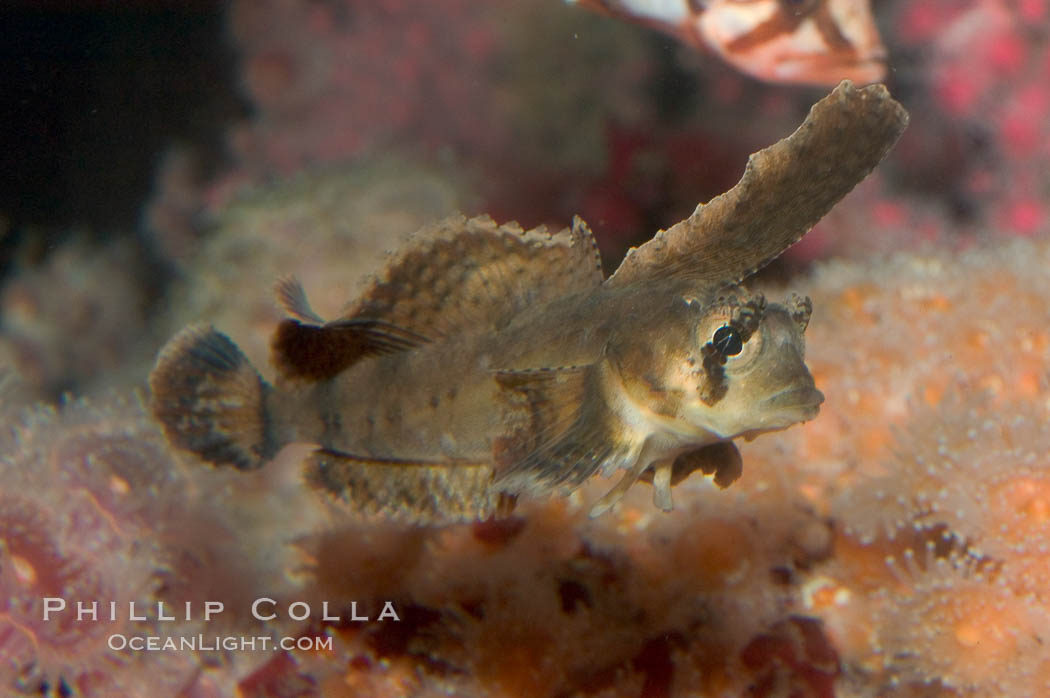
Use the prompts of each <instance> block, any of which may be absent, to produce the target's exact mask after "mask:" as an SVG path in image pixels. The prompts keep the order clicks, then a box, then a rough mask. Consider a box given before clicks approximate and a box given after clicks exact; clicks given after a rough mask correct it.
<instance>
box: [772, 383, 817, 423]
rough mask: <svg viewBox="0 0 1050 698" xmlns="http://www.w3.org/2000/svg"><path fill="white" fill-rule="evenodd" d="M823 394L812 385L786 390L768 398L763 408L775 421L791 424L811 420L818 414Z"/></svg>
mask: <svg viewBox="0 0 1050 698" xmlns="http://www.w3.org/2000/svg"><path fill="white" fill-rule="evenodd" d="M823 402H824V393H822V392H820V391H819V390H817V389H816V388H815V387H814V386H812V385H807V386H803V387H801V388H786V389H784V390H781V391H780V392H778V393H775V394H774V395H773V396H771V397H769V398H768V399H767V400H766V401H765V404H764V405H763V407H764V408H765V409H767V410H769V411H770V412H772V413H773V415H775V417H774V419H775V421H781V420H783V419H790V420H791V423H794V422H805V421H807V420H810V419H813V418H814V417H816V416H817V413H818V412H820V405H821V404H822V403H823Z"/></svg>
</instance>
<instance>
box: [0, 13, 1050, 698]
mask: <svg viewBox="0 0 1050 698" xmlns="http://www.w3.org/2000/svg"><path fill="white" fill-rule="evenodd" d="M874 11H875V13H876V16H877V18H878V22H879V26H880V30H881V31H882V35H883V40H884V42H885V43H886V45H887V47H888V49H889V56H890V67H891V73H890V76H889V78H888V80H887V82H888V84H889V86H890V89H891V92H892V93H893V94H894V96H895V97H896V98H897V99H899V100H900V101H902V102H903V103H904V104H905V105H906V106H907V107H908V109H909V111H910V112H911V114H912V120H911V126H910V128H909V130H908V132H907V133H906V135H905V137H904V139H903V140H902V141H901V143H900V144H898V146H897V148H896V149H895V151H894V152H893V153H892V154H891V156H890V158H889V159H888V160H887V162H885V163H884V164H883V165H882V166H881V167H880V168H879V170H878V171H877V172H876V173H875V175H873V176H872V177H871V178H870V179H869V180H867V181H866V182H865V183H863V184H862V185H861V186H860V187H858V189H857V190H856V191H855V192H854V193H853V194H851V195H850V196H849V197H847V199H846V200H844V201H843V202H842V203H841V204H840V205H839V206H838V207H837V208H836V209H835V210H834V211H833V212H832V213H831V214H830V215H829V216H828V217H827V218H826V219H825V220H824V221H822V222H821V223H820V224H819V225H818V226H817V229H816V230H814V231H813V232H812V233H811V234H810V235H809V236H807V237H806V238H805V239H804V241H803V242H802V243H800V244H799V245H798V246H796V247H794V248H792V249H791V250H790V251H789V252H788V254H787V255H785V257H784V258H783V259H782V260H780V261H778V262H777V263H776V264H775V265H773V267H771V268H770V269H769V270H767V271H766V272H764V273H763V275H762V279H761V281H760V283H762V284H765V285H768V286H769V287H770V292H771V293H780V289H781V288H785V289H790V290H796V291H798V292H800V293H808V294H809V295H811V296H812V297H813V302H814V307H815V312H814V316H813V320H812V322H811V325H810V329H809V331H808V333H807V336H808V338H809V339H808V347H807V349H808V355H807V356H808V360H809V363H810V365H811V367H812V368H813V371H814V375H815V378H816V380H817V383H818V386H819V387H820V388H821V389H822V390H823V391H824V392H825V394H826V396H827V402H826V403H825V405H824V407H823V409H822V412H821V415H820V417H819V418H818V419H816V420H814V421H813V422H811V423H808V424H806V425H803V426H801V427H795V428H793V429H791V430H789V431H787V432H784V433H783V434H778V435H768V436H764V437H762V438H760V439H758V440H756V441H755V442H753V443H750V444H745V445H744V446H743V447H742V452H743V456H744V462H745V470H744V475H743V477H742V478H741V480H740V481H738V482H737V483H735V484H734V485H733V486H732V487H731V488H729V489H728V490H725V491H718V490H716V489H715V488H714V487H713V486H712V485H711V484H710V483H709V482H707V481H706V480H703V479H700V478H697V477H694V479H691V480H689V481H688V482H687V483H685V484H683V485H681V486H679V487H677V488H676V489H675V503H676V509H675V511H674V512H673V513H671V514H663V513H661V512H659V511H657V510H655V509H654V508H653V507H652V505H651V503H650V502H649V494H650V493H649V492H648V490H646V489H644V488H636V490H637V491H634V492H632V493H631V494H630V496H629V497H628V498H627V500H626V501H625V503H624V504H623V505H622V506H620V507H619V508H618V509H617V510H616V511H615V512H614V513H613V514H611V515H607V516H605V517H602V518H600V519H597V520H595V521H590V520H588V519H587V518H586V516H585V512H586V508H587V507H586V502H588V501H591V500H593V499H594V497H595V496H597V495H598V494H600V492H601V491H602V488H603V487H607V486H608V483H604V482H598V483H594V484H593V485H589V486H587V487H585V488H583V489H582V490H581V491H580V492H579V493H578V494H575V495H574V496H573V497H570V498H568V499H566V500H551V501H534V502H528V503H525V505H524V506H522V507H520V509H519V511H518V512H517V513H516V515H515V516H514V517H513V518H512V519H509V520H507V521H504V522H499V523H489V524H479V525H475V526H457V527H449V528H444V529H437V530H418V529H406V528H402V527H397V526H392V525H390V524H387V523H384V522H382V521H368V520H363V519H360V518H358V517H355V516H353V515H352V514H350V513H347V512H345V511H341V510H339V509H338V508H336V507H332V506H329V505H328V504H327V503H325V502H323V501H321V500H319V499H318V498H317V497H316V495H314V494H313V493H311V492H309V491H306V490H305V488H304V487H303V485H302V483H301V482H300V481H299V479H298V474H297V472H296V467H295V464H296V456H297V454H296V453H294V452H289V453H286V454H284V455H283V457H282V458H281V459H280V461H279V462H277V463H274V464H272V465H271V466H269V467H268V468H266V470H265V472H262V473H255V474H251V475H245V474H240V473H226V472H216V471H214V470H211V469H209V468H206V467H204V466H202V465H201V464H199V463H196V462H194V461H193V459H192V458H190V457H188V456H186V455H185V454H181V453H175V452H172V451H171V449H170V448H169V447H168V446H167V445H166V443H165V442H164V439H163V437H162V436H161V435H160V433H159V431H158V430H157V428H156V426H155V425H154V424H153V423H152V421H151V420H150V419H149V418H148V417H146V416H145V414H144V411H143V409H142V407H141V399H140V396H141V392H140V391H142V390H143V389H144V385H145V377H146V375H147V373H148V371H149V368H150V366H151V363H152V360H153V357H154V355H155V353H156V351H157V349H158V348H159V347H160V346H161V345H162V344H163V342H164V341H165V340H166V339H167V338H168V337H169V336H170V335H171V334H173V333H174V332H175V331H177V330H178V329H179V328H180V327H182V326H183V325H184V324H186V323H188V322H211V323H214V324H215V325H216V326H217V327H219V328H220V329H221V330H222V331H224V332H226V333H227V334H229V335H230V336H231V337H232V338H233V339H234V340H235V341H237V342H238V343H239V344H240V345H241V346H243V347H244V348H245V351H246V352H247V353H248V355H249V356H250V358H251V359H252V360H253V361H255V362H256V363H257V364H258V365H260V366H265V365H266V358H267V356H266V355H267V342H268V336H269V333H270V332H271V331H272V328H273V327H274V325H275V324H276V322H277V321H278V319H279V314H278V311H277V309H276V307H275V306H274V305H273V303H272V301H271V297H270V289H271V286H272V283H273V281H274V280H275V279H276V278H277V277H278V276H281V275H287V274H294V275H296V276H298V277H299V278H300V279H301V280H302V281H303V283H304V286H305V287H306V289H307V291H308V292H309V293H310V295H311V298H312V299H313V302H314V305H315V307H316V308H317V309H318V310H319V311H320V312H321V314H322V315H324V314H332V313H334V312H336V311H337V310H338V309H339V307H340V306H341V305H342V303H343V302H345V301H347V300H349V299H351V298H352V297H353V296H354V294H355V292H356V289H357V288H358V287H359V285H360V283H361V282H362V281H363V280H364V279H365V278H367V276H368V274H370V273H372V272H374V271H375V270H376V269H377V268H378V267H379V266H380V265H381V264H382V260H383V257H384V252H385V251H386V250H389V249H392V248H394V247H396V245H397V243H398V241H399V240H400V239H402V238H403V237H404V236H405V235H407V234H409V233H411V232H413V231H414V230H415V229H417V228H418V227H420V226H421V225H422V224H424V223H426V222H429V221H432V220H434V219H436V218H439V217H441V216H443V215H446V214H448V213H452V212H454V211H462V212H464V213H467V214H474V213H490V214H491V215H492V216H493V217H495V218H496V219H497V220H500V221H504V220H510V219H516V220H518V221H520V222H521V223H522V224H523V225H526V226H531V225H537V224H541V223H545V224H548V225H551V226H557V227H560V226H562V225H565V224H566V223H567V222H568V221H569V220H570V219H571V216H572V215H573V214H575V213H579V214H580V215H581V216H582V217H583V218H584V219H585V220H586V221H588V223H590V225H591V227H592V228H593V229H594V231H595V233H596V235H597V237H598V240H599V243H600V245H601V248H602V252H603V255H604V257H605V260H606V268H607V269H613V268H615V266H616V264H617V262H618V260H619V258H620V257H621V256H622V254H623V252H624V251H625V250H626V248H627V247H628V246H630V245H631V244H637V243H638V242H640V241H643V240H645V239H648V237H650V236H651V235H652V233H653V232H654V231H655V230H656V229H658V228H660V227H664V226H666V225H669V224H671V223H673V222H675V221H677V220H679V219H681V218H682V217H684V216H685V215H687V214H688V213H689V212H690V211H691V210H692V209H693V207H695V205H696V204H697V203H698V202H700V201H704V200H707V199H708V198H710V197H711V196H713V195H715V194H718V193H720V192H722V191H724V190H725V189H727V188H728V187H729V186H731V185H732V184H733V183H734V182H735V181H736V179H737V178H738V177H739V175H740V173H741V172H742V171H743V167H744V164H745V162H746V159H747V155H748V154H750V153H751V152H754V151H755V150H757V149H759V148H761V147H763V146H765V145H768V144H769V143H771V142H773V141H774V140H776V139H777V138H780V137H782V136H784V135H786V134H787V133H789V132H790V131H791V130H792V129H794V128H795V126H797V124H798V123H799V122H800V121H801V119H802V117H803V116H804V114H805V111H806V109H808V107H809V105H810V104H812V103H813V102H814V101H815V100H816V99H817V98H819V97H820V96H821V95H822V94H824V92H825V90H824V89H820V88H813V89H809V88H798V87H783V86H771V85H765V84H761V83H757V82H755V81H753V80H750V79H748V78H746V77H744V76H741V75H739V74H737V73H735V72H733V71H732V69H730V68H728V67H726V66H725V65H723V64H722V63H720V62H719V61H718V60H717V59H716V58H714V57H713V56H709V55H702V54H699V53H697V52H695V51H693V50H692V49H690V48H688V47H685V46H681V45H679V44H677V43H675V42H674V41H673V40H671V39H669V38H666V37H664V36H662V35H657V34H654V33H652V32H650V31H647V30H645V29H644V28H641V27H636V26H631V25H628V24H624V23H621V22H618V21H614V20H610V19H607V18H602V17H597V16H594V15H591V14H589V13H587V12H584V11H582V10H579V9H578V8H573V7H568V6H565V5H563V4H561V3H560V2H558V1H557V0H550V1H548V2H538V1H536V0H494V1H489V2H484V3H479V2H469V1H468V0H428V1H427V2H411V1H405V0H372V1H370V2H354V1H352V0H325V1H321V0H234V1H232V2H229V3H217V2H203V1H202V2H191V3H176V2H162V1H156V2H149V1H147V0H142V1H140V2H133V3H132V2H129V3H125V4H123V5H121V6H120V7H115V8H103V7H101V6H100V5H99V4H98V3H95V2H87V1H84V2H74V1H72V0H70V1H69V2H64V3H57V2H56V3H30V2H25V3H17V2H16V3H8V4H5V7H4V9H3V10H0V21H3V22H4V26H5V28H7V27H10V28H11V30H10V31H5V32H4V34H5V36H4V37H3V38H2V39H0V60H2V61H3V63H2V65H0V76H2V77H0V87H2V92H0V94H2V96H3V99H0V105H2V106H0V109H2V110H3V111H2V112H0V137H2V139H3V141H2V147H0V158H2V159H0V173H2V175H0V176H2V179H0V261H2V263H3V276H2V286H0V365H3V366H4V367H5V374H4V375H5V377H4V380H3V381H2V387H0V400H2V402H0V410H2V412H3V415H4V417H5V419H4V422H3V424H4V426H3V428H2V430H0V448H2V454H3V455H2V459H0V473H2V477H0V687H3V688H2V689H0V690H2V691H7V690H8V688H7V687H9V686H10V687H14V688H17V689H18V690H19V691H20V692H23V693H26V694H29V695H38V694H49V695H64V693H63V692H64V691H68V692H69V693H66V694H72V695H85V696H95V695H98V696H112V695H132V696H137V695H152V696H167V695H171V696H224V695H234V694H235V693H236V691H239V692H240V695H244V696H310V695H326V696H327V695H330V696H344V695H345V696H373V695H374V696H400V695H416V696H427V695H447V694H455V695H478V696H482V695H484V696H570V695H582V696H647V697H657V696H737V695H748V696H924V697H928V696H1044V695H1050V649H1047V648H1050V630H1048V628H1050V591H1048V589H1047V587H1046V583H1045V581H1044V580H1045V579H1046V578H1047V576H1048V572H1050V455H1048V454H1050V427H1048V426H1047V425H1048V424H1050V414H1048V413H1050V374H1048V368H1047V367H1048V366H1050V363H1048V361H1050V330H1048V329H1047V328H1050V309H1048V306H1047V303H1046V300H1045V299H1046V298H1048V297H1050V275H1048V274H1047V272H1046V270H1047V268H1048V267H1050V174H1048V173H1050V166H1048V160H1050V88H1048V87H1047V85H1048V84H1050V80H1048V77H1050V6H1048V3H1046V2H1045V0H1019V1H1017V2H1006V1H1005V0H1002V1H997V0H972V1H968V2H957V1H953V0H936V1H935V2H923V3H907V2H904V0H887V1H886V2H876V3H875V7H874ZM74 592H75V593H76V594H80V596H81V597H83V598H100V599H113V600H118V601H121V602H125V603H126V602H127V601H130V600H136V601H140V602H144V603H145V602H151V601H152V602H154V603H155V602H156V601H157V600H164V601H168V602H172V603H178V602H184V601H195V602H201V601H203V600H205V599H219V600H226V601H227V602H228V603H227V606H228V607H229V608H231V609H232V608H235V607H237V606H238V601H240V602H241V603H240V606H242V607H243V600H244V599H249V600H250V599H254V598H257V597H258V596H264V595H265V596H270V597H272V598H275V599H278V600H281V601H287V600H307V601H319V600H321V599H326V600H330V601H331V602H333V603H336V604H341V603H349V601H350V600H357V601H358V602H359V605H361V606H364V607H370V608H372V610H373V614H374V612H375V611H377V610H378V607H379V604H380V603H381V601H382V600H387V599H391V600H393V601H394V602H395V604H396V605H397V607H398V608H399V609H403V610H404V614H403V621H402V622H401V623H400V624H396V625H395V624H390V623H376V622H369V623H354V622H346V623H341V624H329V625H325V624H323V623H320V622H318V621H317V619H316V617H315V618H314V620H313V621H312V622H308V623H293V622H290V621H286V622H284V623H281V624H272V625H269V626H265V627H259V626H258V624H253V623H251V622H250V621H249V619H248V618H247V617H246V615H245V614H240V615H238V614H228V616H227V618H226V620H225V621H224V622H225V623H228V626H224V627H225V628H226V629H227V630H228V631H229V632H233V633H247V632H249V631H250V632H258V633H264V634H274V635H277V634H291V635H296V634H303V635H310V634H323V635H329V636H332V637H333V638H334V639H335V646H336V650H335V651H334V652H331V653H325V654H317V653H305V652H304V653H294V654H277V655H273V654H262V653H258V652H255V653H253V652H233V653H202V654H200V655H197V654H192V653H164V654H155V653H154V654H151V653H143V654H140V655H133V654H123V653H115V652H112V651H110V650H108V649H107V648H106V646H105V637H106V636H107V635H108V634H110V633H113V632H128V628H127V627H125V626H127V625H128V624H127V623H126V622H125V623H120V622H117V623H115V624H114V623H99V624H98V625H90V626H86V625H84V624H76V623H72V622H60V623H57V624H56V623H52V624H50V625H46V624H41V623H40V622H39V617H40V603H41V601H40V599H41V598H42V597H43V596H49V595H71V594H74ZM231 616H234V617H231ZM176 626H177V627H175V629H172V628H173V627H174V626H168V625H163V624H162V621H159V620H157V619H155V618H154V619H153V620H151V621H150V622H148V623H147V629H146V630H149V629H150V628H156V629H157V630H156V632H158V633H160V632H164V633H167V634H194V633H197V632H201V631H206V632H218V631H220V628H218V627H214V624H212V626H208V627H204V626H202V625H201V623H199V622H189V623H177V624H176ZM138 630H139V631H140V632H143V631H144V630H143V628H138Z"/></svg>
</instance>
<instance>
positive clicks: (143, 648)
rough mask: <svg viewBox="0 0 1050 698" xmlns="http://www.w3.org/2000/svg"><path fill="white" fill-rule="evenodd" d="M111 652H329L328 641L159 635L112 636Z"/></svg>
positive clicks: (118, 634)
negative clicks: (127, 650)
mask: <svg viewBox="0 0 1050 698" xmlns="http://www.w3.org/2000/svg"><path fill="white" fill-rule="evenodd" d="M107 644H108V645H109V648H110V649H111V650H114V651H118V652H119V651H121V650H126V649H129V650H133V651H135V652H200V651H209V650H210V651H216V650H225V651H227V652H237V651H241V652H275V651H277V650H287V651H293V650H298V651H300V652H310V651H315V650H316V651H319V652H320V651H331V650H332V647H333V645H332V638H331V637H325V636H320V637H309V636H302V637H279V638H273V637H269V636H266V635H258V636H240V635H203V634H199V635H185V636H178V637H162V636H159V635H122V634H120V633H116V634H113V635H110V636H109V639H108V640H107Z"/></svg>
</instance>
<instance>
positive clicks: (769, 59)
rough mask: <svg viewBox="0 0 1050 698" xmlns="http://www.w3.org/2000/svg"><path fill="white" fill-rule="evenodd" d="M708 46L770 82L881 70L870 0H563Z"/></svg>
mask: <svg viewBox="0 0 1050 698" xmlns="http://www.w3.org/2000/svg"><path fill="white" fill-rule="evenodd" d="M567 2H569V3H572V4H578V5H581V6H583V7H586V8H588V9H591V10H594V11H597V12H600V13H602V14H606V15H611V16H614V17H620V18H622V19H626V20H629V21H632V22H636V23H639V24H643V25H646V26H649V27H652V28H654V29H657V30H659V31H662V32H664V33H666V34H670V35H671V36H674V37H676V38H678V39H679V40H681V41H683V42H685V43H687V44H691V45H693V46H696V47H705V48H707V49H709V50H712V51H714V52H715V53H716V54H718V55H719V56H721V57H722V59H723V60H725V61H726V62H727V63H729V64H730V65H732V66H733V67H734V68H736V69H737V70H739V71H741V72H743V73H746V74H748V75H750V76H752V77H754V78H757V79H759V80H762V81H765V82H772V83H791V84H806V85H817V86H832V85H835V84H837V83H838V82H839V81H840V80H843V79H849V80H852V81H853V82H856V83H857V84H861V85H866V84H869V83H875V82H879V81H880V80H883V79H884V78H885V75H886V49H885V48H884V47H883V45H882V39H881V38H880V37H879V30H878V27H876V25H875V19H874V16H873V15H872V12H871V5H870V3H869V0H567Z"/></svg>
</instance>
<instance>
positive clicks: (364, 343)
mask: <svg viewBox="0 0 1050 698" xmlns="http://www.w3.org/2000/svg"><path fill="white" fill-rule="evenodd" d="M274 295H275V296H276V298H277V302H278V304H280V305H281V307H282V308H284V310H285V312H286V313H288V316H289V317H288V318H287V319H285V320H284V321H282V322H281V324H280V325H278V326H277V331H276V332H275V333H274V336H273V340H272V341H271V342H270V348H271V352H272V353H271V360H272V362H273V364H274V366H275V367H276V368H277V371H278V372H279V373H280V375H281V377H282V378H284V379H286V380H308V381H320V380H326V379H328V378H332V377H333V376H335V375H337V374H339V373H340V372H342V371H344V370H345V369H347V368H349V367H350V366H351V365H353V364H354V363H356V362H357V361H359V360H360V359H363V358H364V357H366V356H374V355H376V354H389V353H392V352H396V351H403V350H405V349H411V348H412V347H416V346H419V345H420V344H423V343H425V342H426V341H427V338H426V337H422V336H420V335H417V334H415V333H414V332H409V331H407V330H404V329H402V328H400V327H397V326H396V325H391V324H389V323H385V322H382V321H380V320H369V319H360V320H358V319H346V320H336V321H334V322H325V321H324V320H323V319H322V318H321V317H320V316H319V315H318V314H317V313H315V312H314V311H313V309H312V308H311V307H310V303H309V302H308V301H307V300H306V292H305V291H304V290H303V287H302V285H300V284H299V282H298V281H297V280H295V279H294V278H291V277H288V278H284V279H281V280H280V281H278V282H277V286H276V287H275V288H274Z"/></svg>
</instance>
